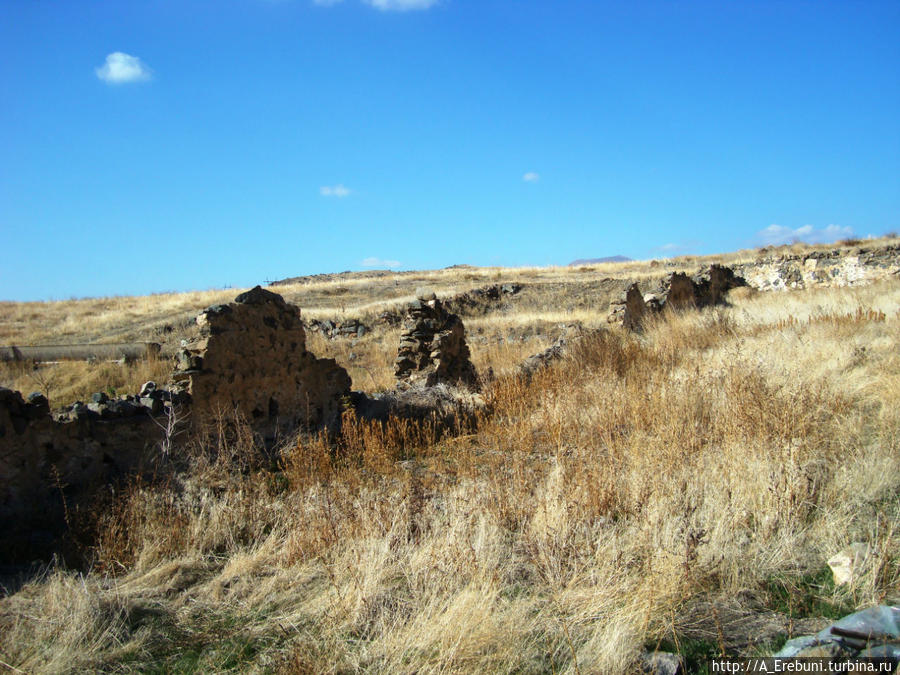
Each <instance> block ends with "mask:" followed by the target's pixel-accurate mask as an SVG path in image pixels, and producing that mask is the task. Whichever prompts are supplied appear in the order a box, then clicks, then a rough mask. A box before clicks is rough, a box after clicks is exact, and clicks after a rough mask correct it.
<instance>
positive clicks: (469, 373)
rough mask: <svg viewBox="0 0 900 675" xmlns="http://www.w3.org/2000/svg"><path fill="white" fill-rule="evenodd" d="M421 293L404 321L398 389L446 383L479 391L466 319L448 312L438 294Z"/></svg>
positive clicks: (396, 370)
mask: <svg viewBox="0 0 900 675" xmlns="http://www.w3.org/2000/svg"><path fill="white" fill-rule="evenodd" d="M417 295H418V298H417V299H416V300H415V301H413V302H412V304H410V306H409V308H408V310H407V313H406V317H405V318H404V320H403V324H402V327H401V331H402V332H401V334H400V348H399V350H398V353H397V359H396V360H395V361H394V374H395V376H396V378H397V380H398V388H403V387H410V386H414V385H418V386H425V387H431V386H434V385H436V384H439V383H443V384H449V385H454V386H458V387H463V388H467V389H470V390H477V389H478V375H477V373H476V372H475V366H474V365H472V361H471V360H470V354H469V346H468V345H467V344H466V332H465V328H464V326H463V323H462V321H461V320H460V318H459V317H458V316H457V315H455V314H452V313H450V312H448V311H447V310H446V309H445V308H444V306H443V304H442V303H441V301H440V300H438V299H437V297H436V296H435V294H434V293H430V292H420V293H418V294H417Z"/></svg>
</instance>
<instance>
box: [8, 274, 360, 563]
mask: <svg viewBox="0 0 900 675" xmlns="http://www.w3.org/2000/svg"><path fill="white" fill-rule="evenodd" d="M299 315H300V312H299V309H298V308H296V307H294V306H292V305H288V304H287V303H285V302H284V300H283V299H282V298H281V296H279V295H276V294H275V293H271V292H269V291H265V290H263V289H261V288H259V287H256V288H254V289H253V290H251V291H248V292H247V293H243V294H241V295H239V296H238V297H237V298H236V299H235V301H234V302H232V303H229V304H227V305H217V306H214V307H210V308H209V309H207V310H206V311H204V312H203V313H201V314H200V316H199V317H198V319H197V323H198V326H199V333H200V334H199V337H198V338H197V339H196V340H193V341H191V342H189V343H187V344H186V345H185V349H183V350H182V352H181V353H179V355H178V367H177V369H176V372H175V373H174V375H173V378H174V379H175V380H176V382H175V383H174V385H173V386H172V387H170V388H169V389H166V388H159V387H157V386H156V385H155V384H154V383H152V382H148V383H147V384H145V385H144V387H143V389H142V391H141V392H140V393H137V394H134V395H129V396H121V397H117V398H110V397H108V396H107V395H106V394H104V393H97V394H94V396H93V397H92V400H91V401H90V402H88V403H82V402H78V403H75V404H74V405H72V406H69V407H68V408H65V409H63V410H61V411H58V412H56V413H54V414H52V415H51V413H50V407H49V403H48V401H47V399H46V398H44V397H43V396H41V395H39V394H33V395H31V396H29V397H28V400H27V401H26V400H25V399H24V398H23V397H22V394H21V393H19V392H17V391H11V390H9V389H2V388H0V561H4V560H13V559H15V558H16V557H17V556H20V557H21V556H26V559H27V556H28V555H42V554H46V553H47V552H48V551H50V550H51V544H52V543H53V540H54V538H55V537H56V536H58V535H59V534H60V532H61V531H63V530H64V529H65V524H66V523H65V520H66V519H65V515H66V512H67V510H68V511H70V512H71V511H72V509H73V508H74V507H83V506H85V505H87V504H89V503H90V501H91V499H92V498H94V497H95V495H96V494H97V490H98V489H100V488H102V487H103V486H105V485H108V484H110V483H111V482H112V481H113V480H114V479H115V478H116V477H120V476H125V475H129V474H134V473H136V472H142V471H143V469H144V468H147V469H151V468H154V467H156V466H158V465H159V464H160V463H161V462H164V460H165V459H166V458H165V456H164V455H165V453H166V451H167V449H168V448H169V447H170V445H171V441H172V434H173V433H175V432H178V431H185V430H187V429H188V426H189V425H190V426H193V427H194V428H195V429H197V428H199V427H200V425H203V424H205V423H206V422H207V421H212V422H216V421H217V417H218V415H219V414H220V413H221V414H223V415H225V416H226V417H225V419H226V421H230V420H233V419H234V416H235V413H237V414H238V415H239V416H240V417H241V418H242V420H243V421H246V422H247V423H248V424H249V425H250V426H251V428H252V429H253V430H254V431H255V432H257V433H258V434H260V435H261V436H262V437H263V439H264V440H266V441H272V440H276V439H278V438H282V437H283V434H287V433H290V432H293V431H295V430H296V429H298V428H304V427H305V428H323V427H329V428H336V426H337V424H338V423H339V421H340V415H341V411H342V406H343V403H344V399H345V398H348V397H349V394H350V377H349V376H348V375H347V371H346V370H344V369H343V368H341V367H340V366H338V365H337V364H336V363H335V362H334V360H332V359H317V358H316V357H315V356H314V355H312V354H311V353H309V352H308V351H307V350H306V339H305V338H306V335H305V333H304V331H303V327H302V325H301V324H300V316H299ZM176 422H177V424H175V423H176ZM173 425H174V426H173ZM44 544H46V546H44ZM42 547H43V548H42Z"/></svg>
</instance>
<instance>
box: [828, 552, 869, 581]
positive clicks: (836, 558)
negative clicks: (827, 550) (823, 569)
mask: <svg viewBox="0 0 900 675" xmlns="http://www.w3.org/2000/svg"><path fill="white" fill-rule="evenodd" d="M868 557H869V545H868V544H866V543H863V542H854V543H852V544H850V545H849V546H848V547H847V548H845V549H843V550H842V551H839V552H838V553H836V554H835V555H833V556H832V557H831V558H829V560H828V566H829V567H830V568H831V572H832V574H833V575H834V585H835V586H843V585H844V584H848V583H852V582H853V580H854V578H855V577H856V576H857V575H858V572H859V569H860V567H862V565H863V563H865V561H866V559H867V558H868Z"/></svg>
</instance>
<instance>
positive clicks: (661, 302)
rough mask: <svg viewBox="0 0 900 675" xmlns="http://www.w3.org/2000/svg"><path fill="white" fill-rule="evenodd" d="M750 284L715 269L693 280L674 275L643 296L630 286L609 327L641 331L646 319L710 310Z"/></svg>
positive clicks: (720, 268) (731, 272) (613, 304)
mask: <svg viewBox="0 0 900 675" xmlns="http://www.w3.org/2000/svg"><path fill="white" fill-rule="evenodd" d="M746 285H747V282H746V281H745V280H744V279H743V277H740V276H738V275H736V274H735V273H734V270H732V269H731V268H729V267H724V266H722V265H711V266H710V267H708V268H707V269H705V270H703V271H701V272H700V273H699V274H697V275H695V276H693V277H689V276H688V275H687V274H685V273H683V272H672V273H671V274H668V275H666V277H665V278H664V279H663V280H662V282H660V284H659V286H658V287H657V288H656V289H655V290H653V291H652V292H650V293H647V294H643V293H641V289H640V286H639V285H638V283H637V282H635V283H632V284H629V285H628V286H627V287H626V288H625V290H624V291H623V292H622V294H621V295H620V296H619V297H618V298H616V299H615V300H613V301H612V302H611V303H610V307H609V310H610V311H609V316H608V317H607V320H608V321H609V323H617V324H620V325H622V326H623V327H624V328H625V329H626V330H631V331H640V330H641V328H642V325H643V323H644V319H645V317H647V316H649V315H652V314H658V313H660V312H663V311H665V310H670V311H671V310H684V309H690V308H701V307H710V306H713V305H720V304H722V303H724V302H725V297H726V294H727V293H728V291H730V290H731V289H732V288H737V287H739V286H746Z"/></svg>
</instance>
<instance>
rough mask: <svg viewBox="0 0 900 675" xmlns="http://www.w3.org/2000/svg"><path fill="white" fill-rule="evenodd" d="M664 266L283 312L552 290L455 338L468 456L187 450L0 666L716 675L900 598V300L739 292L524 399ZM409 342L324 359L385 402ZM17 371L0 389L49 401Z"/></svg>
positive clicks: (399, 433) (44, 322)
mask: <svg viewBox="0 0 900 675" xmlns="http://www.w3.org/2000/svg"><path fill="white" fill-rule="evenodd" d="M755 255H757V254H756V252H742V253H741V254H735V255H734V256H732V257H731V261H733V260H735V259H738V258H739V257H740V256H745V257H752V256H755ZM700 262H704V261H696V260H695V261H691V262H689V263H688V264H687V265H686V267H687V268H688V269H690V266H691V265H692V264H698V265H699V264H700ZM665 269H666V268H665V265H662V266H654V267H651V266H650V265H649V264H647V263H630V264H626V265H624V266H622V265H616V266H609V268H608V269H607V267H606V266H597V267H587V268H574V269H570V268H558V269H528V270H523V269H520V270H483V269H477V270H476V269H452V270H441V271H437V272H433V273H406V274H396V275H385V276H381V277H375V278H368V279H366V278H363V279H336V280H335V279H332V280H325V281H322V282H312V283H308V284H293V285H287V286H283V287H281V288H276V289H274V290H277V291H279V292H283V293H284V295H285V297H286V299H288V300H289V301H292V302H297V303H298V304H300V305H301V306H302V307H303V311H304V314H305V315H306V316H308V317H338V316H342V315H346V316H357V317H359V316H374V315H376V314H377V313H378V312H379V311H382V310H383V309H384V308H385V307H388V306H391V305H398V304H400V303H402V302H404V301H405V300H406V299H408V298H409V297H410V296H411V294H412V293H413V292H414V289H415V287H416V286H422V285H430V286H432V287H434V288H435V289H436V290H437V291H438V293H439V295H443V294H447V295H449V294H452V293H455V292H459V291H464V290H468V289H470V288H473V287H476V286H480V285H485V284H488V283H496V282H498V281H500V282H504V283H505V282H508V281H517V282H521V283H523V284H529V285H531V286H532V287H534V288H537V289H539V290H538V291H533V290H532V291H529V293H526V292H525V291H523V293H522V294H521V297H518V296H517V299H516V300H515V301H511V309H509V310H508V311H506V312H496V313H488V314H485V315H484V316H479V317H471V318H466V317H464V320H465V322H466V327H467V334H468V336H469V338H470V346H471V348H472V352H473V358H474V360H475V362H476V366H477V367H478V368H479V369H480V370H484V369H486V368H487V367H488V366H490V367H492V368H493V370H494V372H495V374H496V375H497V378H496V379H495V380H494V381H493V382H492V383H491V384H490V385H489V386H488V388H487V390H486V391H485V392H484V396H485V400H486V403H487V406H486V408H485V410H484V411H483V412H482V413H480V414H479V416H478V419H477V421H476V423H474V424H471V425H470V428H468V432H467V433H463V434H459V435H455V436H443V437H441V436H440V435H439V434H437V433H435V431H434V429H431V428H429V427H428V425H427V424H422V425H414V424H412V423H409V422H401V421H395V422H393V423H391V424H388V425H387V426H386V427H384V428H382V427H379V426H375V425H369V424H365V423H360V422H356V421H354V420H353V419H351V418H350V417H349V416H348V417H347V419H346V423H345V425H344V429H343V431H342V435H341V437H340V438H339V439H337V440H336V441H335V442H333V443H329V441H328V440H327V439H325V438H324V437H316V438H310V437H298V438H297V439H295V440H294V441H292V442H291V443H290V444H288V446H286V447H285V448H283V449H282V452H281V455H280V457H278V458H277V466H273V461H272V458H271V457H270V456H267V455H266V454H265V453H264V452H263V451H262V450H261V449H259V448H256V447H253V444H252V440H250V439H249V438H242V439H238V442H239V447H238V448H237V450H236V449H235V447H234V446H232V447H229V448H227V449H226V448H223V447H218V448H208V447H205V448H204V447H198V446H197V445H196V444H188V445H186V446H185V447H183V448H182V449H181V450H180V453H181V456H180V460H181V461H183V462H184V464H185V466H187V467H189V468H188V469H186V470H185V471H184V472H182V473H180V474H178V475H177V476H175V477H174V478H171V479H169V480H168V481H167V482H166V483H165V484H162V485H158V484H151V483H146V482H138V481H135V482H132V483H131V484H129V485H128V486H127V487H126V488H125V489H123V490H120V491H119V492H118V493H117V494H116V495H114V496H110V497H106V498H105V500H104V501H103V502H102V503H98V505H97V507H96V509H95V510H93V511H91V512H87V513H81V514H73V521H76V520H77V521H78V526H77V527H75V529H74V530H73V541H74V544H75V545H78V546H80V547H81V550H82V553H83V556H84V558H85V559H86V560H88V561H89V562H88V565H87V566H86V567H85V568H84V569H83V570H82V571H73V570H71V569H65V568H63V567H61V566H52V565H51V566H48V567H46V568H45V570H44V571H43V573H42V574H41V575H39V576H38V577H37V578H34V579H32V580H30V581H29V582H28V583H26V584H25V585H24V586H22V587H20V588H15V589H13V591H14V592H11V593H9V594H8V595H7V596H6V597H4V598H2V599H0V662H2V663H0V666H2V667H5V668H8V669H10V672H28V673H32V672H54V673H55V672H111V673H112V672H117V673H121V672H159V673H162V672H185V673H187V672H192V673H193V672H197V673H200V672H202V673H221V672H260V673H262V672H276V673H353V672H366V673H422V674H424V673H630V672H635V670H636V669H637V667H638V662H639V658H640V655H641V653H642V652H643V651H644V650H647V649H650V650H652V649H655V648H662V649H668V650H670V651H678V652H680V653H681V654H682V655H683V656H684V657H685V659H686V660H687V663H688V666H689V669H690V672H702V668H703V667H704V661H705V659H706V657H707V656H709V655H716V654H720V653H728V654H762V653H771V652H772V651H774V650H775V649H777V648H778V647H779V646H780V644H781V643H782V642H783V641H784V640H785V639H786V638H787V637H789V636H790V635H796V634H799V633H800V632H801V631H804V630H805V631H807V632H809V631H811V630H813V629H814V628H816V629H817V628H819V627H821V620H822V619H823V618H828V617H836V616H842V615H843V614H846V613H848V612H850V611H852V610H854V609H855V608H862V607H866V606H870V605H872V604H873V603H885V602H888V603H898V602H900V484H898V481H897V476H898V475H900V345H898V342H900V280H896V279H894V280H892V281H885V282H882V283H876V284H872V285H869V286H861V287H852V288H832V289H820V290H807V291H802V292H786V293H760V294H734V296H733V297H732V298H731V302H730V305H729V306H727V307H724V308H719V309H715V310H709V311H703V312H695V311H693V312H686V313H683V314H680V315H667V316H664V317H663V318H661V319H659V320H658V321H656V323H654V324H653V325H651V326H649V328H648V329H647V330H646V331H645V333H644V334H642V335H630V334H625V333H624V332H622V331H620V330H618V329H609V330H603V331H599V332H597V333H594V334H592V335H591V336H590V337H587V338H585V339H583V340H581V341H580V342H578V343H577V345H576V347H575V348H573V350H572V351H571V353H569V354H568V356H567V357H566V358H564V359H562V360H561V361H559V362H557V363H555V364H554V365H553V366H552V367H549V368H547V369H544V370H542V371H539V372H538V373H537V374H536V375H535V376H534V377H532V378H531V379H525V378H523V377H521V376H520V375H518V374H517V373H516V370H515V365H516V364H517V363H519V362H520V361H521V360H522V359H523V358H524V357H526V356H528V355H529V354H533V353H535V352H537V351H540V350H541V349H542V348H543V347H544V346H546V345H547V344H549V342H551V341H552V340H553V339H554V338H555V337H556V335H557V334H558V333H559V331H560V330H561V327H560V324H565V323H569V322H573V321H580V322H581V323H583V324H584V325H587V326H589V327H602V326H605V315H606V303H607V302H608V298H602V299H598V300H596V301H592V300H591V299H590V298H585V297H583V294H581V293H579V284H583V283H584V282H588V281H591V280H593V281H596V280H597V279H598V277H604V276H610V277H622V276H632V277H639V276H642V275H643V276H646V277H650V276H654V275H657V274H662V273H663V272H664V271H665ZM540 289H544V292H540ZM235 293H236V292H235V291H233V290H229V291H210V292H207V293H198V294H185V295H182V296H176V295H172V296H152V297H150V298H116V299H102V300H101V299H97V300H84V301H70V302H66V303H47V304H46V305H37V304H35V303H3V305H2V306H0V316H2V324H0V325H2V329H0V330H2V333H0V342H4V343H7V342H16V341H20V342H24V341H29V342H41V341H44V342H47V341H55V340H60V341H64V340H72V341H75V340H84V339H95V340H102V339H104V338H105V337H107V336H115V339H150V338H153V337H154V336H156V337H158V338H161V339H163V340H169V339H172V340H174V339H175V337H174V336H178V335H179V334H180V333H179V332H180V331H183V330H186V328H184V327H183V326H186V321H185V320H186V319H187V318H188V317H190V316H191V315H193V313H194V312H195V311H196V310H198V309H200V308H201V307H203V306H205V305H208V304H211V303H213V302H222V301H225V300H230V299H231V298H232V297H233V296H234V295H235ZM179 320H181V321H182V323H181V324H179V323H178V321H179ZM166 325H172V326H173V327H174V328H173V329H172V330H171V331H170V332H165V330H166V329H165V328H164V327H165V326H166ZM38 326H40V327H38ZM154 331H156V332H154ZM397 338H398V333H397V332H396V329H387V328H383V329H379V330H378V331H376V332H374V333H372V334H370V335H367V336H365V337H363V338H362V339H360V340H358V341H355V342H351V341H350V340H326V339H325V338H323V337H321V336H318V335H311V336H310V338H309V344H308V346H309V348H310V349H311V350H312V351H313V352H315V353H316V354H317V355H320V356H333V357H335V358H337V359H338V361H339V363H341V364H342V365H344V366H346V367H347V368H348V370H349V371H350V372H351V375H352V377H353V380H354V387H355V388H359V389H364V390H366V391H378V390H382V389H386V388H388V387H389V386H390V385H391V379H392V378H391V371H390V367H391V362H392V360H393V358H394V356H395V354H396V344H397ZM351 352H352V357H351ZM20 368H21V367H20ZM49 368H50V367H46V369H49ZM71 368H81V369H83V372H81V374H80V375H79V374H78V373H74V374H73V375H71V377H70V379H68V380H65V381H63V380H64V378H63V376H62V375H61V374H59V373H61V372H62V371H57V375H56V376H57V378H58V379H59V380H60V382H59V383H55V384H54V386H55V387H56V389H57V391H58V392H59V395H60V396H61V398H62V399H65V398H66V397H71V396H75V395H84V393H83V392H88V391H90V390H91V389H92V388H103V387H114V388H125V387H130V388H132V389H133V388H134V387H136V386H138V385H139V384H140V381H141V380H142V379H145V378H147V377H149V376H151V375H153V376H154V377H157V378H159V379H164V374H165V372H167V369H168V364H165V363H163V364H135V365H134V366H130V367H127V368H131V371H127V370H126V371H124V372H123V371H122V368H123V367H122V366H118V365H115V364H102V365H99V366H94V367H89V366H87V365H83V364H82V365H79V366H77V367H76V366H74V365H72V366H71ZM104 369H109V370H104ZM115 369H119V370H118V371H117V370H115ZM154 369H155V370H154ZM21 370H22V372H14V370H13V368H12V367H11V366H8V367H7V370H6V371H4V373H3V377H2V379H3V380H6V382H3V383H4V384H6V383H7V382H10V383H12V384H14V385H15V386H17V387H19V388H23V389H25V390H26V391H28V390H32V389H39V388H41V387H40V386H39V385H40V382H39V381H38V379H39V378H47V377H53V375H51V374H49V370H45V369H43V368H42V369H39V371H38V372H37V373H36V372H34V370H33V368H32V370H31V371H28V368H21ZM40 370H44V372H43V373H41V372H40ZM88 371H90V372H88ZM73 372H74V371H73ZM66 377H69V376H68V375H67V376H66ZM36 378H37V379H36ZM117 378H118V379H117ZM23 382H24V383H25V384H24V386H23V385H22V383H23ZM28 382H38V386H31V385H29V384H28ZM7 386H8V385H7ZM51 396H53V393H52V392H51ZM241 443H242V445H240V444H241ZM855 541H861V542H866V543H868V544H869V545H870V547H871V552H872V553H871V555H870V556H869V557H868V558H867V559H866V561H865V563H864V566H863V569H862V570H861V571H860V572H859V573H858V574H857V575H856V577H855V578H854V580H853V582H852V583H851V584H850V585H848V586H842V587H838V588H836V587H835V586H834V584H833V582H832V581H831V574H830V571H829V569H828V567H827V565H826V560H827V559H828V558H829V557H830V556H831V555H832V554H834V553H835V552H837V551H838V550H840V549H841V548H843V547H845V546H847V545H848V544H849V543H851V542H855Z"/></svg>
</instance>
